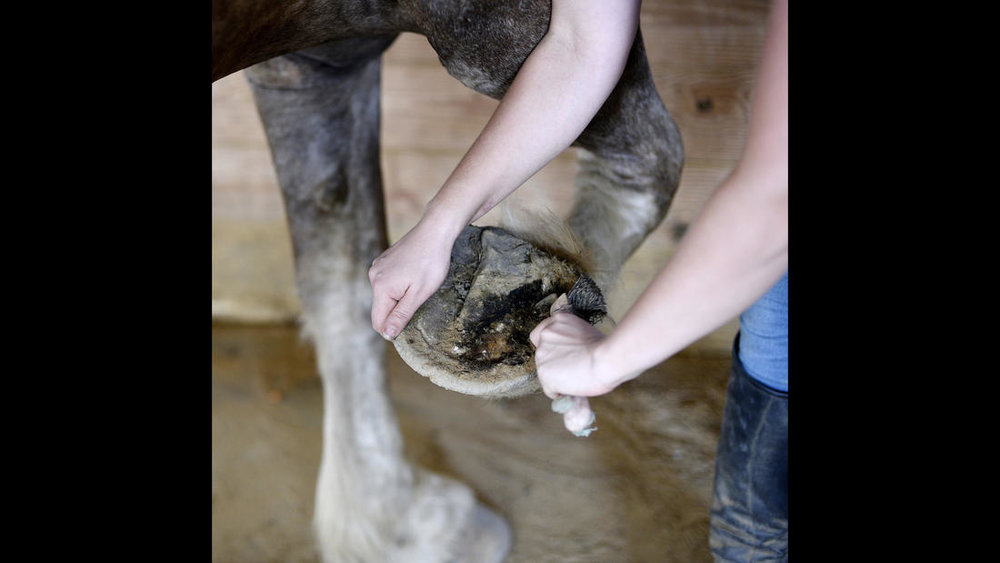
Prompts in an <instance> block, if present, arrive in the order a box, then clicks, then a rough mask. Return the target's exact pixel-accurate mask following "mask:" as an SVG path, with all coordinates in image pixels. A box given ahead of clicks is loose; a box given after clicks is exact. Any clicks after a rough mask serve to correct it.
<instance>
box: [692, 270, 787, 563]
mask: <svg viewBox="0 0 1000 563" xmlns="http://www.w3.org/2000/svg"><path fill="white" fill-rule="evenodd" d="M787 288H788V277H787V275H786V276H785V277H784V278H782V280H781V281H779V282H778V283H777V284H775V286H774V288H772V289H771V291H769V292H768V294H767V295H765V296H764V297H762V298H761V300H759V301H758V302H757V303H755V304H754V305H753V306H752V307H751V308H750V309H748V310H747V312H746V313H744V314H743V315H742V316H741V317H740V333H739V334H737V335H736V339H735V341H734V342H733V365H732V368H731V369H730V375H729V387H728V388H727V390H726V406H725V409H724V410H723V414H722V431H721V432H720V434H719V444H718V450H717V453H716V461H715V482H714V487H713V492H712V510H711V518H710V522H711V529H710V533H709V547H710V548H711V550H712V554H713V555H714V556H715V559H716V561H740V562H744V561H787V560H788V391H787V389H788V344H787V343H788V332H787V326H788V322H787V303H788V300H787ZM778 325H783V326H778ZM744 330H746V332H744ZM744 339H746V340H744ZM746 341H750V342H751V343H752V344H751V345H750V346H747V347H744V343H745V342H746ZM744 358H746V360H747V362H749V363H750V365H751V366H753V369H755V370H756V371H755V372H754V373H751V372H750V367H749V366H747V365H746V364H745V363H744ZM772 383H773V384H774V385H772Z"/></svg>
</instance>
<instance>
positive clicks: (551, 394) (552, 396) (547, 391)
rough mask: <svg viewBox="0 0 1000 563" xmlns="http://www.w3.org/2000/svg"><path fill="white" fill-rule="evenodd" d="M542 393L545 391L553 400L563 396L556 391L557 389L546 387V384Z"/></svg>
mask: <svg viewBox="0 0 1000 563" xmlns="http://www.w3.org/2000/svg"><path fill="white" fill-rule="evenodd" d="M542 393H544V394H545V396H546V397H548V398H550V399H552V400H553V401H555V400H556V399H558V398H559V397H562V394H561V393H556V392H555V391H552V390H551V389H548V388H546V387H545V386H544V385H543V386H542Z"/></svg>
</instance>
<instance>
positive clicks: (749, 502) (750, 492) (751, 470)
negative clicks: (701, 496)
mask: <svg viewBox="0 0 1000 563" xmlns="http://www.w3.org/2000/svg"><path fill="white" fill-rule="evenodd" d="M773 404H774V397H768V398H767V404H766V405H765V406H764V408H763V409H761V417H760V418H759V419H758V421H757V428H756V429H755V430H754V435H753V439H752V440H751V441H750V452H751V454H750V461H749V463H747V480H748V482H750V483H753V476H754V475H755V468H756V466H757V456H758V455H759V451H758V449H757V442H758V441H760V435H761V433H762V432H763V430H764V421H766V420H767V413H768V412H769V411H770V410H771V405H773ZM753 496H754V488H753V487H752V486H749V487H747V499H746V506H747V510H748V511H749V514H750V522H751V523H752V524H751V526H752V528H751V529H752V533H753V538H754V539H753V545H752V546H751V548H750V560H751V561H753V558H754V557H756V556H757V543H758V541H759V540H758V538H759V537H760V536H759V530H758V526H757V519H756V518H755V517H754V499H753Z"/></svg>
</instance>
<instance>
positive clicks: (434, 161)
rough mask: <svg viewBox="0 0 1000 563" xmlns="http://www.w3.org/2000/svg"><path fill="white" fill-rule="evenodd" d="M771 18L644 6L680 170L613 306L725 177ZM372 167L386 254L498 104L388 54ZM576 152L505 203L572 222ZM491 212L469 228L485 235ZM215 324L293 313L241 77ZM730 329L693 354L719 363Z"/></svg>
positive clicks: (426, 50)
mask: <svg viewBox="0 0 1000 563" xmlns="http://www.w3.org/2000/svg"><path fill="white" fill-rule="evenodd" d="M768 10H769V2H766V1H761V0H646V1H644V2H643V6H642V14H641V21H640V25H641V28H642V33H643V38H644V40H645V43H646V50H647V55H648V57H649V60H650V64H651V67H652V71H653V76H654V80H655V82H656V85H657V88H658V89H659V91H660V95H661V96H662V98H663V100H664V103H665V104H666V106H667V108H668V109H669V110H670V111H671V113H672V114H673V115H674V118H675V119H676V121H677V123H678V125H679V127H680V130H681V134H682V136H683V139H684V145H685V150H686V154H687V160H686V163H685V167H684V173H683V176H682V180H681V185H680V188H679V190H678V192H677V195H676V197H675V199H674V203H673V206H672V208H671V210H670V213H669V214H668V216H667V218H666V219H665V220H664V222H663V224H661V225H660V227H659V228H658V229H657V230H656V231H654V232H653V233H652V234H651V236H650V237H649V238H648V239H647V241H646V242H645V243H644V244H643V245H642V246H641V247H640V249H639V250H638V251H637V252H636V254H635V255H633V257H632V259H630V261H629V262H628V263H627V264H626V267H625V270H624V272H623V274H622V280H621V283H620V284H619V287H618V288H617V289H616V290H615V292H614V293H613V294H612V295H611V296H610V301H611V313H612V316H614V317H616V318H618V317H620V315H621V314H623V313H624V311H625V310H627V308H628V306H629V305H630V304H631V303H632V302H633V301H634V300H635V298H636V297H637V296H638V294H639V293H640V292H641V291H642V289H643V287H645V285H646V284H647V283H648V282H649V280H650V279H651V278H652V277H653V275H655V273H656V271H657V270H658V269H659V268H660V267H661V266H662V265H663V263H664V262H665V261H666V260H667V259H668V258H669V256H670V253H671V252H672V250H673V248H674V247H675V245H676V242H677V239H678V237H679V235H680V233H682V232H683V229H684V227H685V226H686V225H687V224H689V223H690V222H691V221H692V220H693V219H694V217H695V215H696V214H697V212H698V211H699V209H700V208H701V206H702V205H703V204H704V202H705V200H706V199H707V198H708V196H709V195H710V193H711V192H712V190H713V189H714V188H715V187H716V186H717V185H718V184H719V182H721V181H722V180H723V179H724V178H725V176H726V175H727V174H728V173H729V171H730V170H731V169H732V167H733V165H734V164H735V162H736V159H737V158H738V157H739V154H740V151H741V148H742V146H743V139H744V135H745V130H746V123H747V116H748V109H749V104H750V94H751V89H752V86H753V81H754V76H755V71H756V66H757V62H758V56H759V53H760V48H761V46H762V43H763V39H764V30H765V24H766V18H767V12H768ZM382 87H383V91H382V131H381V134H382V147H383V148H382V167H383V176H384V181H385V195H386V201H387V214H388V225H389V236H390V240H392V241H394V240H397V239H398V238H399V237H401V236H402V235H403V234H404V233H405V232H406V231H407V230H408V229H409V228H410V227H412V226H413V225H414V224H415V223H416V221H417V219H418V218H419V215H420V212H421V210H422V209H423V206H424V204H425V203H426V202H427V200H428V199H430V197H431V196H432V195H433V194H434V192H435V191H436V190H437V188H438V187H439V186H440V185H441V183H442V182H443V181H444V180H445V178H446V177H447V176H448V174H449V173H450V172H451V170H452V169H453V168H454V166H455V165H456V164H457V163H458V161H459V159H460V158H461V157H462V155H463V154H464V152H465V150H466V149H467V148H468V147H469V145H470V144H471V143H472V142H473V141H474V140H475V137H476V135H477V134H478V133H479V131H480V130H481V129H482V127H483V125H485V123H486V121H487V120H488V119H489V116H490V115H491V114H492V112H493V110H494V108H495V107H496V105H497V102H496V101H494V100H491V99H489V98H487V97H485V96H482V95H480V94H478V93H476V92H474V91H472V90H469V89H467V88H465V87H464V86H463V85H462V84H460V83H459V82H458V81H456V80H454V79H453V78H451V77H450V76H449V75H448V74H447V72H446V71H445V70H444V68H443V67H442V66H441V64H440V63H439V62H438V59H437V55H436V54H435V53H434V51H433V50H432V49H431V48H430V46H429V45H428V43H427V41H426V39H425V38H424V37H423V36H419V35H414V34H402V35H401V36H400V37H399V38H398V39H397V40H396V42H395V43H393V45H392V46H391V47H390V48H389V50H388V51H387V52H386V53H385V55H384V59H383V83H382ZM575 158H576V157H575V151H574V150H573V149H570V150H567V151H566V152H564V153H563V154H562V155H560V156H559V157H558V158H556V159H555V160H554V161H553V162H551V163H550V164H549V165H548V166H547V167H546V168H545V169H543V170H542V171H541V172H539V173H538V174H537V175H536V176H535V177H534V178H532V179H531V180H529V181H528V182H527V183H526V184H525V185H524V186H522V187H521V188H520V189H519V190H518V191H517V192H516V193H515V194H514V196H512V199H513V200H515V201H517V202H519V203H522V204H524V205H528V206H535V205H543V206H547V207H549V208H550V209H552V210H553V211H555V212H557V213H559V214H563V215H564V214H565V213H566V212H567V211H568V210H569V204H570V201H571V198H572V183H573V175H574V173H575V170H576V163H575ZM496 215H497V214H496V213H495V212H491V213H490V214H488V215H487V216H486V217H484V219H483V220H482V221H480V223H483V224H495V222H496ZM212 218H213V219H212V249H213V259H212V312H213V317H214V318H216V319H228V320H240V321H287V320H290V319H292V318H294V317H295V315H296V314H297V313H298V311H299V303H298V301H297V299H296V297H295V290H294V282H293V273H292V272H293V270H292V258H291V243H290V241H289V238H288V234H287V231H286V227H285V223H284V210H283V207H282V203H281V199H280V194H279V192H278V187H277V179H276V177H275V173H274V171H273V169H272V168H271V160H270V153H269V152H268V148H267V143H266V140H265V138H264V134H263V131H262V129H261V125H260V121H259V119H258V117H257V114H256V111H255V109H254V107H253V101H252V97H251V95H250V91H249V88H248V86H247V84H246V81H245V78H244V77H243V75H242V73H236V74H233V75H230V76H228V77H225V78H223V79H221V80H218V81H216V82H215V83H213V85H212ZM734 333H735V323H729V324H728V325H727V326H726V327H723V328H722V329H720V330H719V331H717V332H716V333H715V334H713V335H711V336H709V337H707V338H706V339H704V340H703V341H701V342H699V343H697V344H696V345H694V346H692V350H704V351H711V352H728V349H729V346H730V339H731V338H732V335H733V334H734Z"/></svg>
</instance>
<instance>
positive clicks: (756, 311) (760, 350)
mask: <svg viewBox="0 0 1000 563" xmlns="http://www.w3.org/2000/svg"><path fill="white" fill-rule="evenodd" d="M739 358H740V361H741V362H743V367H744V369H746V371H747V373H748V374H750V377H753V378H754V379H756V380H757V381H760V382H761V383H763V384H764V385H767V386H768V387H770V388H772V389H777V390H778V391H786V392H787V391H788V274H785V275H784V276H783V277H782V278H781V279H780V280H778V282H777V283H775V284H774V285H773V286H772V287H771V289H769V290H768V292H767V293H765V294H764V295H763V296H762V297H761V298H760V299H758V300H757V302H756V303H754V304H753V305H751V306H750V308H749V309H747V310H746V311H744V312H743V314H742V315H740V348H739Z"/></svg>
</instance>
